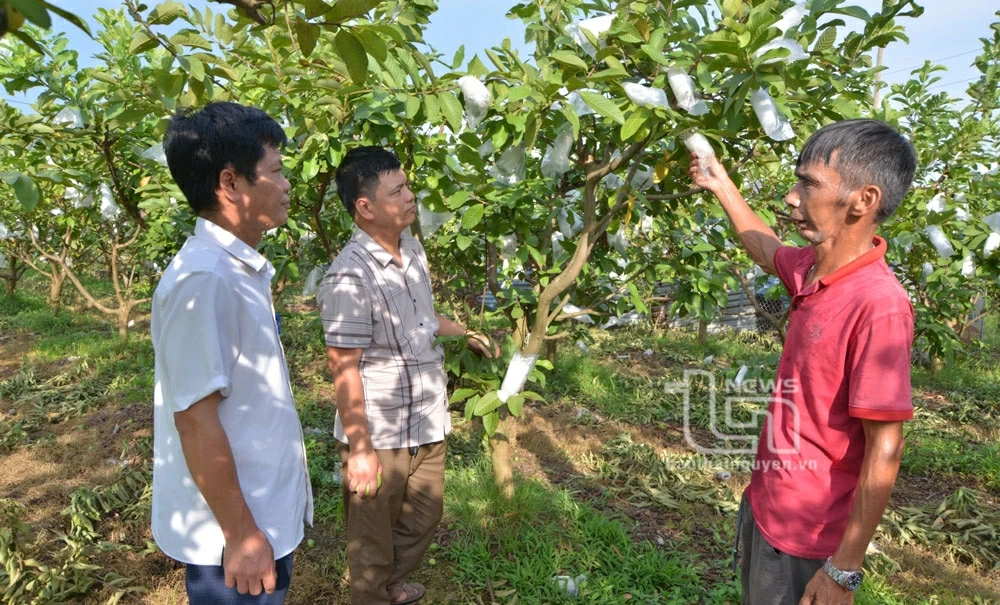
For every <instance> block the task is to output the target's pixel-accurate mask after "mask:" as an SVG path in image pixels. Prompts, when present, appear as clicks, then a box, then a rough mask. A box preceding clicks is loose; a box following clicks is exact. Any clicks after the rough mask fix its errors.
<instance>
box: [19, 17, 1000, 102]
mask: <svg viewBox="0 0 1000 605" xmlns="http://www.w3.org/2000/svg"><path fill="white" fill-rule="evenodd" d="M53 2H54V3H55V4H56V5H58V6H63V7H66V8H69V9H71V10H73V11H74V12H75V13H76V14H78V15H81V16H85V17H89V16H90V15H92V14H93V13H94V12H96V10H97V8H115V7H118V6H120V5H121V3H120V2H119V1H118V0H74V1H72V2H70V1H69V0H53ZM155 3H156V2H155V0H154V1H149V2H148V4H149V5H150V6H153V5H155ZM514 3H515V0H439V10H438V12H437V13H436V14H435V15H434V17H433V19H432V21H431V25H430V27H429V28H428V29H427V32H426V40H427V42H428V43H429V44H431V45H432V46H434V47H435V48H436V49H437V50H439V51H441V52H442V53H443V55H444V57H445V58H446V60H450V59H451V57H452V55H453V54H454V52H455V50H457V49H458V47H459V46H460V45H465V50H466V59H469V58H471V57H472V55H473V53H475V52H477V51H481V50H482V49H484V48H489V47H492V46H495V45H499V44H500V42H502V41H503V39H504V38H505V37H509V38H511V41H512V42H513V43H514V44H515V45H516V46H522V45H523V39H524V35H523V30H522V29H521V28H520V22H519V21H516V20H511V19H507V18H506V16H505V14H506V12H507V9H508V7H510V6H511V5H513V4H514ZM187 4H191V5H194V6H205V5H206V4H209V5H210V6H211V8H212V9H213V10H220V9H225V8H228V6H227V5H222V4H217V3H209V2H207V0H189V1H188V2H187ZM848 4H857V5H859V6H862V7H864V8H865V9H867V10H869V11H874V10H877V9H878V8H879V6H880V5H881V0H854V2H849V3H848ZM922 4H923V5H924V6H925V9H926V10H925V13H924V15H923V16H922V17H920V18H919V19H916V20H914V19H906V20H903V22H902V24H903V25H904V27H905V28H906V31H907V35H908V36H909V37H910V44H908V45H906V44H901V43H898V44H894V45H892V46H890V47H889V48H887V49H886V51H885V58H884V62H885V64H886V66H887V67H888V71H887V73H886V76H885V78H886V80H887V81H889V82H893V81H899V80H904V79H905V78H906V76H907V74H908V73H909V71H910V70H911V69H913V68H915V67H918V66H920V65H921V64H922V63H923V62H924V61H925V60H932V61H935V62H938V63H942V64H944V65H945V66H947V67H948V72H947V73H945V74H942V80H941V84H940V85H939V88H940V89H943V90H947V91H948V93H949V94H950V95H952V96H956V97H958V96H962V94H963V92H964V90H965V88H966V87H967V86H968V80H969V79H970V78H973V77H975V76H976V73H977V72H976V71H975V70H974V69H973V68H971V63H972V60H973V59H974V58H975V56H976V54H978V50H979V48H980V43H979V38H982V37H987V36H989V24H990V23H992V22H994V21H995V20H996V17H995V16H994V14H993V13H994V11H996V10H997V8H1000V6H998V3H997V2H996V0H923V2H922ZM90 21H91V23H93V21H92V20H90ZM55 27H57V28H59V29H60V30H62V31H65V32H67V33H68V35H69V37H70V40H71V45H72V47H73V48H75V49H76V50H78V51H79V52H80V56H81V58H83V59H85V58H86V57H90V56H91V55H93V54H94V52H96V50H97V48H96V44H95V43H94V42H93V41H91V40H89V39H88V38H87V37H86V36H85V35H83V34H82V33H80V32H79V31H78V30H76V28H74V27H72V26H70V25H69V24H68V23H66V22H65V21H62V20H57V21H56V23H55ZM84 64H86V62H85V60H84ZM0 95H2V92H0ZM3 96H5V95H3Z"/></svg>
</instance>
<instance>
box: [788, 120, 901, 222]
mask: <svg viewBox="0 0 1000 605" xmlns="http://www.w3.org/2000/svg"><path fill="white" fill-rule="evenodd" d="M834 154H836V158H834ZM816 162H822V163H823V164H826V165H827V166H830V167H831V168H833V169H835V170H836V171H837V173H838V174H839V175H840V178H841V179H842V180H843V183H844V186H845V187H847V188H849V189H850V190H855V189H858V188H860V187H864V186H865V185H875V186H877V187H878V188H879V189H881V190H882V203H881V204H880V205H879V208H878V210H877V211H876V213H875V222H876V223H881V222H883V221H885V220H886V219H887V218H889V217H890V216H892V215H893V213H895V212H896V209H897V208H899V204H900V202H902V201H903V197H904V196H905V195H906V192H907V190H909V188H910V184H911V183H912V182H913V173H914V171H915V170H916V167H917V154H916V152H915V151H914V150H913V146H912V145H910V142H909V141H907V140H906V138H904V137H903V135H901V134H899V133H898V132H896V131H895V130H894V129H893V128H892V127H891V126H889V125H888V124H886V123H885V122H880V121H878V120H863V119H859V120H844V121H843V122H834V123H833V124H828V125H826V126H824V127H823V128H821V129H819V130H818V131H817V132H816V133H815V134H813V135H812V136H811V137H809V140H808V141H806V144H805V146H804V147H803V148H802V153H801V154H800V155H799V161H798V164H797V166H809V165H811V164H814V163H816ZM833 162H835V164H834V163H833Z"/></svg>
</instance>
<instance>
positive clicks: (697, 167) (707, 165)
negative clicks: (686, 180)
mask: <svg viewBox="0 0 1000 605" xmlns="http://www.w3.org/2000/svg"><path fill="white" fill-rule="evenodd" d="M703 166H704V170H703V169H702V167H703ZM688 173H689V174H690V175H691V181H692V182H693V183H694V184H695V185H697V186H698V187H701V188H702V189H706V190H708V191H711V192H712V193H714V194H716V195H719V194H720V192H721V191H722V190H723V189H724V188H725V187H726V186H727V185H729V184H731V183H732V179H730V178H729V174H728V173H727V172H726V169H725V168H723V167H722V164H720V163H719V159H718V158H717V157H715V156H711V157H706V158H702V157H700V156H698V155H697V154H694V153H692V154H691V168H690V169H689V170H688Z"/></svg>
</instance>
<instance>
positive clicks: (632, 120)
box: [621, 111, 648, 141]
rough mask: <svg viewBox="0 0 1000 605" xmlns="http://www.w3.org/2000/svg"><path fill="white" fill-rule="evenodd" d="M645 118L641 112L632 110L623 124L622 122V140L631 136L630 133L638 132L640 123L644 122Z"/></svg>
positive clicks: (626, 139)
mask: <svg viewBox="0 0 1000 605" xmlns="http://www.w3.org/2000/svg"><path fill="white" fill-rule="evenodd" d="M647 119H648V117H647V116H646V114H645V113H642V112H638V111H633V112H632V113H631V114H629V116H628V119H627V120H625V123H624V124H622V131H621V136H622V141H628V140H629V139H631V138H632V135H634V134H635V133H637V132H639V129H640V128H642V125H643V124H645V123H646V120H647Z"/></svg>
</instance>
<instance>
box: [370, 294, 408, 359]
mask: <svg viewBox="0 0 1000 605" xmlns="http://www.w3.org/2000/svg"><path fill="white" fill-rule="evenodd" d="M379 294H380V296H379V298H378V305H377V307H376V308H375V310H374V311H375V312H374V316H373V317H372V321H373V324H375V325H378V326H379V328H381V329H379V330H373V337H374V338H375V339H376V340H377V341H381V342H376V344H377V345H381V346H384V347H387V348H389V349H396V348H397V347H398V348H399V349H400V350H406V346H407V344H408V342H409V340H410V338H411V332H412V331H413V328H414V326H415V325H416V323H417V322H416V314H415V311H414V303H413V297H411V296H410V293H409V291H408V290H407V288H406V286H405V285H403V284H395V283H385V284H382V285H380V287H379Z"/></svg>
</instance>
